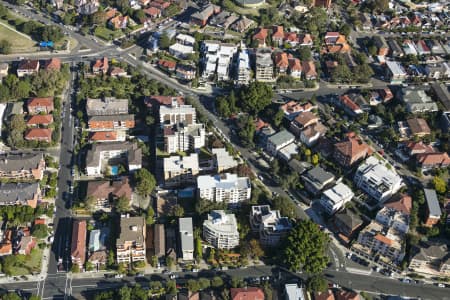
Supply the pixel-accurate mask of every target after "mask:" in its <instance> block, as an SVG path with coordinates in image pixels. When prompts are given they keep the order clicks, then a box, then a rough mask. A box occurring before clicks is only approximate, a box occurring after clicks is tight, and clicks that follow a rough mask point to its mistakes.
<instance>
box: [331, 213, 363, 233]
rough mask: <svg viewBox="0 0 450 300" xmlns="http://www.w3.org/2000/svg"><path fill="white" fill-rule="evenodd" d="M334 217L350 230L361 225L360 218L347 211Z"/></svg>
mask: <svg viewBox="0 0 450 300" xmlns="http://www.w3.org/2000/svg"><path fill="white" fill-rule="evenodd" d="M334 217H335V218H336V220H338V221H339V222H340V223H342V224H344V225H345V226H347V227H348V228H350V229H354V228H355V227H357V226H359V225H361V224H362V220H361V218H360V217H359V216H358V215H355V214H354V213H352V212H351V211H348V210H346V211H342V212H338V213H337V214H336V215H335V216H334Z"/></svg>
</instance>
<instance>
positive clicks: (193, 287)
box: [187, 279, 200, 293]
mask: <svg viewBox="0 0 450 300" xmlns="http://www.w3.org/2000/svg"><path fill="white" fill-rule="evenodd" d="M187 288H188V290H189V291H191V292H194V293H195V292H197V291H199V290H200V285H199V282H198V281H197V280H196V279H189V280H188V282H187Z"/></svg>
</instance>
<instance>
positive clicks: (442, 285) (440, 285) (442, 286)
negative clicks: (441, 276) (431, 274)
mask: <svg viewBox="0 0 450 300" xmlns="http://www.w3.org/2000/svg"><path fill="white" fill-rule="evenodd" d="M436 285H437V286H438V287H440V288H445V284H443V283H438V284H436Z"/></svg>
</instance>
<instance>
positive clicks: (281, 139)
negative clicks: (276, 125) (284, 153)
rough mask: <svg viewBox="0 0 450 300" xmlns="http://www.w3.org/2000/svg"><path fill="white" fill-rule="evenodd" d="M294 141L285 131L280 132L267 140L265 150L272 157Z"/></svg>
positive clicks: (290, 134)
mask: <svg viewBox="0 0 450 300" xmlns="http://www.w3.org/2000/svg"><path fill="white" fill-rule="evenodd" d="M294 141H295V136H294V135H293V134H292V133H290V132H289V131H287V130H281V131H279V132H277V133H275V134H273V135H271V136H270V137H269V138H268V139H267V144H266V150H267V152H268V153H270V154H271V155H273V156H276V155H277V154H278V152H279V151H280V150H281V149H282V148H284V147H286V146H287V145H289V144H291V143H293V142H294Z"/></svg>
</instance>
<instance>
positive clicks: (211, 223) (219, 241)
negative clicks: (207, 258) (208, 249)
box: [203, 210, 239, 249]
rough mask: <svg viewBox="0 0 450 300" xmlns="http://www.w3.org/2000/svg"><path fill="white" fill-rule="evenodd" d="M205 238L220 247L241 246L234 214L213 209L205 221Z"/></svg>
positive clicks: (231, 247)
mask: <svg viewBox="0 0 450 300" xmlns="http://www.w3.org/2000/svg"><path fill="white" fill-rule="evenodd" d="M203 238H204V239H205V241H207V242H208V243H209V244H211V245H212V246H214V247H215V248H218V249H233V248H235V247H237V246H239V232H238V227H237V221H236V217H235V216H234V214H227V213H225V211H223V210H213V211H211V212H210V213H209V214H208V219H207V220H205V221H204V222H203Z"/></svg>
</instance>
